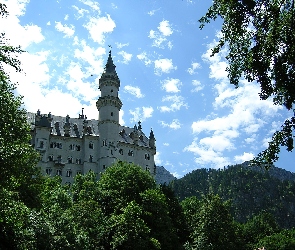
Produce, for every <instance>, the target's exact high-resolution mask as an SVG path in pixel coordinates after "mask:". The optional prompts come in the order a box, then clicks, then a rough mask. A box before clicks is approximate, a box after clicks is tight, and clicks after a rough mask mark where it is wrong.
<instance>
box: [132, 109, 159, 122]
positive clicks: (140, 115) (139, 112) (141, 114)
mask: <svg viewBox="0 0 295 250" xmlns="http://www.w3.org/2000/svg"><path fill="white" fill-rule="evenodd" d="M153 112H154V109H153V108H152V107H142V108H135V110H129V113H130V114H131V115H133V118H131V119H130V122H138V121H141V122H143V121H145V120H146V119H147V118H150V117H152V114H153Z"/></svg>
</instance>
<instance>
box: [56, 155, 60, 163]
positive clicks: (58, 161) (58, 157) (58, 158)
mask: <svg viewBox="0 0 295 250" xmlns="http://www.w3.org/2000/svg"><path fill="white" fill-rule="evenodd" d="M57 163H61V155H58V156H57Z"/></svg>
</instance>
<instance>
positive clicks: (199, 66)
mask: <svg viewBox="0 0 295 250" xmlns="http://www.w3.org/2000/svg"><path fill="white" fill-rule="evenodd" d="M200 68H201V64H199V63H198V62H193V63H192V67H191V68H188V69H187V72H188V73H189V74H190V75H193V74H195V73H196V72H195V70H196V69H200Z"/></svg>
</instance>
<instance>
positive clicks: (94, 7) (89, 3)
mask: <svg viewBox="0 0 295 250" xmlns="http://www.w3.org/2000/svg"><path fill="white" fill-rule="evenodd" d="M79 1H80V2H82V3H83V4H85V5H87V6H89V7H90V9H92V10H95V11H97V12H98V14H100V13H101V11H100V8H99V3H98V2H96V1H91V0H79Z"/></svg>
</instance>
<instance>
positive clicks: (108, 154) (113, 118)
mask: <svg viewBox="0 0 295 250" xmlns="http://www.w3.org/2000/svg"><path fill="white" fill-rule="evenodd" d="M119 87H120V79H119V78H118V75H117V72H116V66H115V65H114V63H113V59H112V55H111V51H110V52H109V57H108V61H107V63H106V66H105V69H104V72H103V73H102V76H101V78H100V79H99V89H100V91H101V96H100V98H99V99H98V100H97V102H96V107H97V109H98V111H99V120H98V130H99V138H100V140H99V141H100V144H101V145H100V151H101V154H100V155H101V157H100V158H99V166H100V167H102V168H103V169H104V168H105V167H107V166H110V165H111V164H112V163H113V162H114V161H115V160H116V159H117V157H116V155H117V152H116V151H117V142H118V134H119V126H120V124H119V111H120V109H121V107H122V102H121V100H120V99H119V97H118V92H119Z"/></svg>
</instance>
